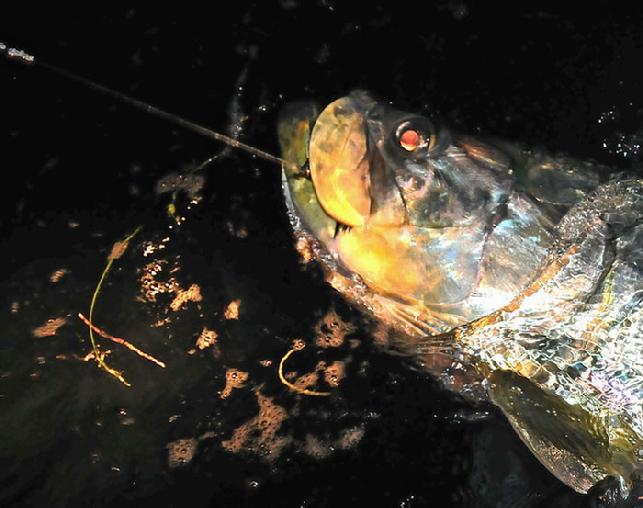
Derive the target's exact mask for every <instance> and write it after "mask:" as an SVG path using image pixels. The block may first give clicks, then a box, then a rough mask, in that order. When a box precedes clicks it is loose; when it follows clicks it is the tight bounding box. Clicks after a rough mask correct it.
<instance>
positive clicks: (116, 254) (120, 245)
mask: <svg viewBox="0 0 643 508" xmlns="http://www.w3.org/2000/svg"><path fill="white" fill-rule="evenodd" d="M141 228H142V226H138V227H137V228H136V229H135V230H134V232H133V233H130V234H129V235H127V236H126V237H125V238H124V239H123V240H122V241H120V242H116V243H115V244H114V246H113V247H112V251H111V252H110V254H109V256H108V257H107V264H106V265H105V269H104V270H103V273H102V274H101V276H100V279H99V281H98V284H97V285H96V289H95V290H94V294H93V295H92V301H91V304H90V305H89V319H88V322H87V326H88V327H89V340H90V341H91V343H92V350H93V352H94V358H95V359H96V362H97V363H98V366H99V367H100V368H101V369H103V370H104V371H105V372H108V373H109V374H111V375H112V376H114V377H115V378H116V379H118V380H119V381H120V382H121V383H123V384H124V385H125V386H128V387H129V386H132V385H131V384H129V383H128V382H127V381H126V380H125V378H124V377H123V373H122V372H120V371H118V370H115V369H113V368H112V367H110V366H109V365H107V363H105V360H104V357H103V356H102V355H101V354H100V351H99V350H98V345H97V344H96V339H95V338H94V325H93V318H94V307H95V306H96V300H97V299H98V295H99V294H100V291H101V289H102V287H103V283H104V282H105V279H106V278H107V274H108V273H109V271H110V270H111V268H112V265H113V264H114V261H115V260H116V259H118V258H120V257H121V256H122V255H123V254H125V250H126V249H127V246H128V244H129V242H130V241H131V240H132V238H134V237H135V236H136V235H137V234H138V232H139V231H140V230H141Z"/></svg>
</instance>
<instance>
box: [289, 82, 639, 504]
mask: <svg viewBox="0 0 643 508" xmlns="http://www.w3.org/2000/svg"><path fill="white" fill-rule="evenodd" d="M279 138H280V143H281V147H282V155H283V157H284V159H286V160H289V161H293V162H296V163H297V165H298V166H299V167H301V168H302V169H301V171H294V170H293V169H292V168H291V167H285V168H284V172H283V188H284V193H285V197H286V203H287V205H288V210H289V214H290V219H291V222H292V225H293V229H294V231H295V235H296V237H297V238H298V240H299V241H301V242H305V243H306V244H307V245H308V247H309V251H311V252H313V253H314V256H315V258H316V259H317V260H318V261H319V262H320V264H321V265H322V267H323V268H324V270H325V273H326V276H327V280H328V281H329V282H330V283H331V284H332V285H333V286H334V287H335V288H336V289H337V290H338V291H340V292H341V293H342V294H343V295H345V296H346V297H347V298H348V299H349V300H351V301H353V302H354V303H355V304H357V305H358V306H359V307H361V308H362V309H364V310H365V311H367V312H368V313H370V314H371V315H373V316H374V317H375V318H376V319H377V321H378V322H379V323H381V324H383V325H384V326H385V327H386V328H387V329H388V330H389V331H390V332H389V334H388V341H387V346H388V347H389V348H390V349H392V350H395V351H398V352H402V353H405V354H408V355H410V356H412V357H413V358H414V359H415V360H416V362H417V364H418V365H420V366H421V367H422V368H424V369H425V370H426V371H427V372H430V373H431V374H433V375H435V376H436V377H437V378H438V379H440V380H441V382H442V383H443V384H444V385H445V386H446V387H447V388H449V389H451V390H454V391H457V392H458V393H460V394H462V395H464V396H465V397H469V398H471V399H474V400H477V401H479V400H490V401H491V402H492V403H494V404H496V405H497V406H498V407H499V408H500V409H501V410H502V411H503V413H504V414H505V415H506V416H507V418H508V420H509V422H510V423H511V425H512V426H513V427H514V429H515V430H516V432H517V433H518V434H519V435H520V437H521V438H522V440H523V441H524V442H525V443H526V444H527V446H528V447H529V448H530V449H531V450H532V452H534V454H535V455H536V456H537V457H538V458H539V460H540V461H541V462H542V463H543V464H544V465H545V466H546V467H547V468H548V469H549V470H550V471H552V473H554V475H556V476H557V477H558V478H559V479H561V480H562V481H563V482H565V483H566V484H568V485H569V486H571V487H573V488H574V489H576V490H577V491H579V492H586V491H587V490H588V489H589V488H590V487H591V486H592V485H594V484H595V483H596V482H598V481H600V480H601V479H603V478H604V477H606V476H615V477H617V478H619V479H622V482H623V485H624V487H626V488H627V486H628V485H629V483H630V481H631V479H632V478H633V475H634V476H635V475H636V474H638V471H639V470H640V469H641V467H642V466H643V315H642V312H641V309H640V308H641V305H640V303H641V299H642V298H643V273H642V269H643V248H642V247H643V224H641V218H642V217H643V180H641V179H638V178H636V177H626V176H624V175H618V176H617V177H611V178H610V177H609V170H608V169H607V168H604V167H601V166H599V165H597V164H595V163H591V162H586V163H582V162H578V161H576V160H574V159H572V158H569V157H567V156H564V155H548V154H546V153H544V152H542V151H539V150H532V149H527V148H525V147H521V146H517V145H513V144H510V143H506V142H503V141H499V140H479V139H476V138H473V137H470V136H461V135H457V134H455V133H452V132H450V131H449V130H448V129H446V128H443V127H440V126H439V125H438V124H437V123H436V122H434V121H433V120H432V119H430V118H426V117H424V116H421V115H415V114H410V113H406V112H402V111H398V110H396V109H394V108H392V107H391V106H389V105H388V104H383V103H381V102H378V101H376V100H374V99H373V98H372V97H371V96H369V95H368V94H366V93H364V92H354V93H352V94H351V95H349V96H347V97H344V98H341V99H339V100H337V101H335V102H333V103H331V104H329V105H328V106H327V107H326V108H324V109H323V110H322V111H320V110H319V109H318V108H317V106H316V105H315V104H313V103H298V104H293V105H292V106H290V107H289V108H287V109H286V110H285V111H284V113H283V114H282V117H281V120H280V122H279Z"/></svg>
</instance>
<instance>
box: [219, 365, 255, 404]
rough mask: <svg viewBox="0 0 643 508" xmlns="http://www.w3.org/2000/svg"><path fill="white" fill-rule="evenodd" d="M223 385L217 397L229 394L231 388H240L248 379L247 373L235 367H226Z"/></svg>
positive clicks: (224, 396)
mask: <svg viewBox="0 0 643 508" xmlns="http://www.w3.org/2000/svg"><path fill="white" fill-rule="evenodd" d="M225 380H226V383H225V387H224V388H223V390H222V391H220V392H219V397H221V398H222V399H225V398H227V397H229V396H230V394H231V393H232V390H234V389H236V388H242V387H243V386H244V385H245V383H246V381H247V380H248V373H247V372H243V371H240V370H237V369H228V370H227V371H226V373H225Z"/></svg>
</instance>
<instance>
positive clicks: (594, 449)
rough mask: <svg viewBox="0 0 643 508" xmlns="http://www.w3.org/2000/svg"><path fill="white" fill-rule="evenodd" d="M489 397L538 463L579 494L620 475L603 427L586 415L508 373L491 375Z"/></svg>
mask: <svg viewBox="0 0 643 508" xmlns="http://www.w3.org/2000/svg"><path fill="white" fill-rule="evenodd" d="M488 392H489V397H490V399H491V400H492V402H493V403H494V404H495V405H496V406H497V407H499V408H500V409H501V410H502V412H503V413H504V414H505V416H506V417H507V419H508V420H509V423H510V424H511V426H512V427H513V428H514V430H515V431H516V432H517V434H518V435H519V436H520V438H521V439H522V441H523V442H524V443H525V444H526V445H527V447H528V448H529V449H530V450H531V451H532V453H533V454H534V455H535V456H536V457H537V458H538V460H539V461H540V462H541V463H542V464H543V465H544V466H545V467H546V468H547V469H548V470H549V471H550V472H551V473H552V474H553V475H554V476H556V477H557V478H558V479H559V480H561V481H562V482H564V483H565V484H567V485H569V486H570V487H572V488H573V489H574V490H576V491H577V492H581V493H586V492H587V491H588V490H589V489H590V488H591V487H592V486H593V485H595V484H596V483H597V482H598V481H600V480H602V479H603V478H605V477H606V476H609V475H617V474H619V472H618V471H614V470H613V464H612V456H611V453H610V449H609V437H608V435H607V432H606V430H605V428H604V426H603V425H602V423H601V422H600V421H599V420H598V418H596V417H594V416H592V415H591V414H589V413H588V412H587V411H585V410H584V409H582V408H580V407H578V406H573V405H570V404H567V403H566V402H565V401H563V400H561V399H560V397H557V396H555V395H553V394H549V393H547V392H545V391H544V390H543V389H541V388H540V387H538V386H537V385H536V384H534V383H533V382H531V381H530V380H529V379H527V378H525V377H523V376H520V375H518V374H515V373H513V372H509V371H496V372H493V373H492V374H491V376H490V377H489V386H488Z"/></svg>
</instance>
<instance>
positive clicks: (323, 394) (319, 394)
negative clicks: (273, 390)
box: [279, 347, 330, 397]
mask: <svg viewBox="0 0 643 508" xmlns="http://www.w3.org/2000/svg"><path fill="white" fill-rule="evenodd" d="M299 349H300V348H296V347H295V348H292V349H291V350H289V351H288V352H287V353H286V354H285V355H284V356H283V358H282V359H281V361H280V362H279V380H280V381H281V382H282V383H283V384H285V385H286V386H287V387H288V388H290V389H291V390H293V391H295V392H297V393H301V394H302V395H310V396H313V397H328V396H329V395H330V392H317V391H315V390H308V389H307V388H301V387H299V386H297V385H294V384H292V383H291V382H290V381H288V380H287V379H286V378H285V377H284V363H286V360H287V359H288V358H289V357H290V355H292V354H293V353H294V352H295V351H299Z"/></svg>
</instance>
